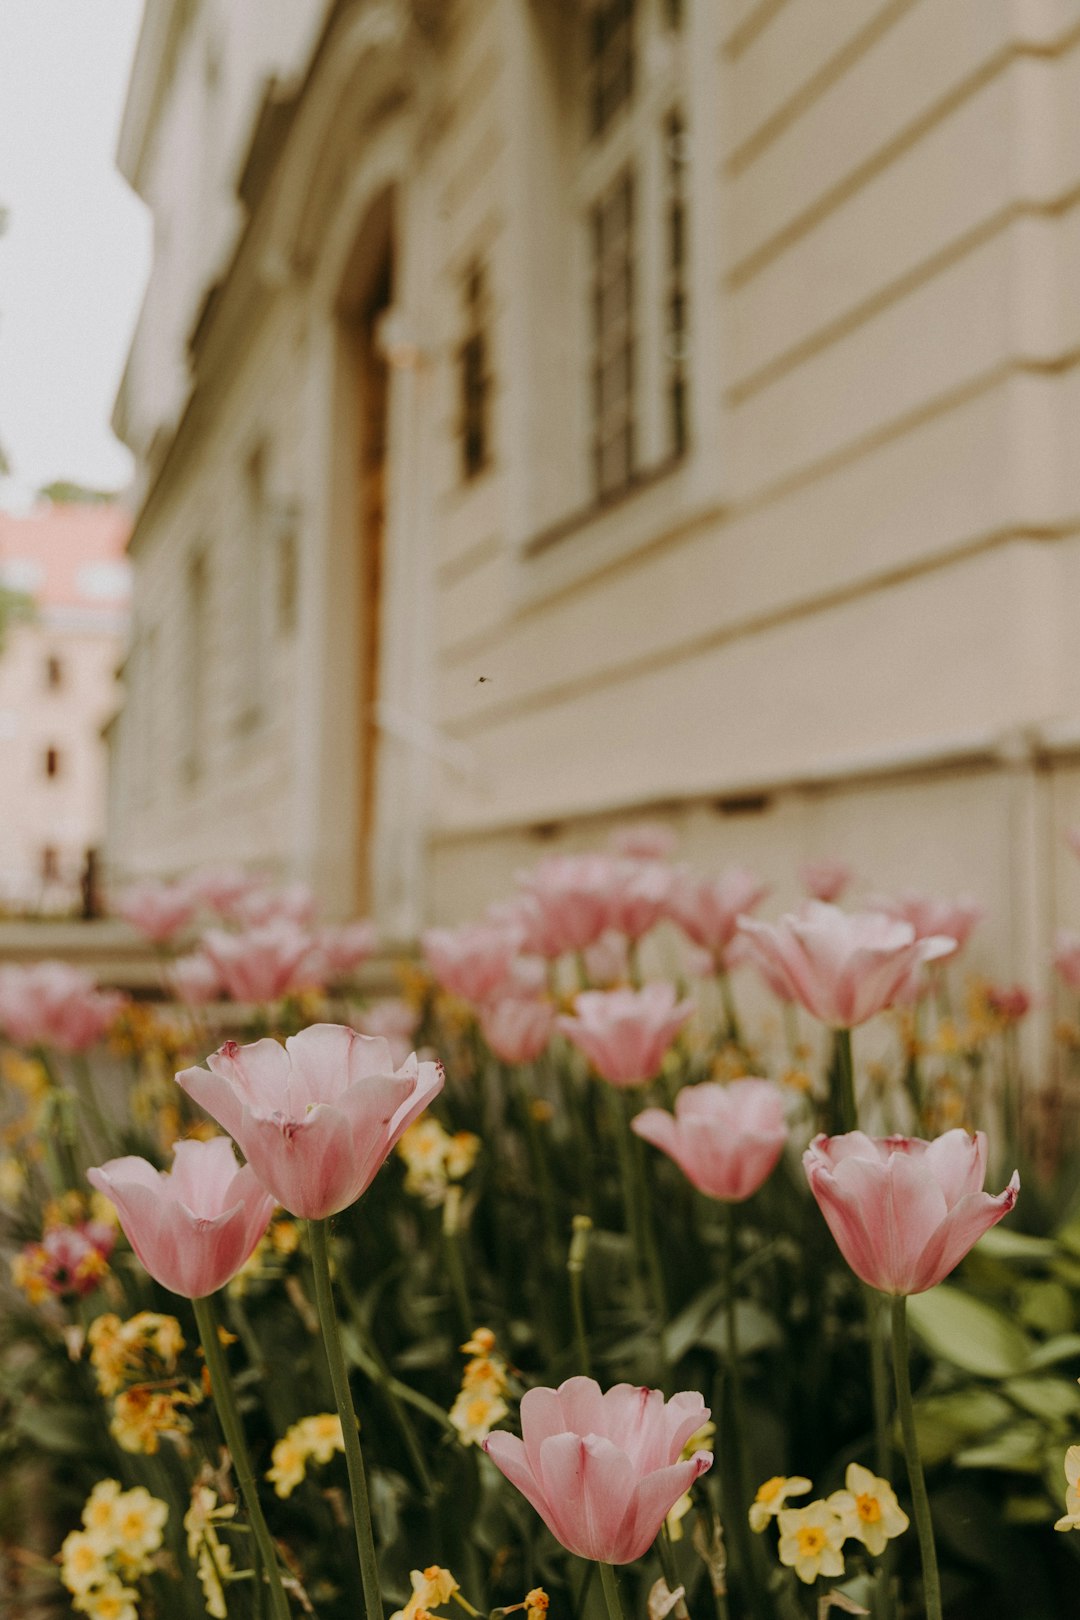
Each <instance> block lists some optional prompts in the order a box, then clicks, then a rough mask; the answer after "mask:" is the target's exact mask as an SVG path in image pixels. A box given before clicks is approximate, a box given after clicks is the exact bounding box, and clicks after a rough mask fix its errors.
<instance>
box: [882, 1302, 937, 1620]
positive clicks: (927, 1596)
mask: <svg viewBox="0 0 1080 1620" xmlns="http://www.w3.org/2000/svg"><path fill="white" fill-rule="evenodd" d="M891 1304H892V1343H893V1374H894V1376H895V1378H896V1406H897V1411H898V1412H899V1414H900V1432H901V1434H902V1435H903V1437H904V1452H905V1455H906V1457H907V1469H908V1479H909V1480H910V1482H911V1507H912V1512H913V1513H914V1515H915V1529H916V1532H917V1534H918V1537H919V1552H920V1555H921V1557H922V1568H923V1600H924V1602H925V1604H926V1620H942V1616H941V1584H940V1582H939V1580H938V1567H937V1552H936V1550H935V1547H934V1526H933V1521H932V1520H931V1517H930V1498H929V1497H928V1495H927V1494H926V1480H925V1478H924V1477H923V1467H922V1459H921V1458H920V1456H919V1437H918V1435H917V1433H916V1430H915V1410H914V1407H913V1406H912V1402H911V1368H910V1365H909V1359H908V1331H907V1298H906V1296H905V1295H903V1294H899V1295H897V1296H895V1297H894V1298H893V1299H892V1301H891Z"/></svg>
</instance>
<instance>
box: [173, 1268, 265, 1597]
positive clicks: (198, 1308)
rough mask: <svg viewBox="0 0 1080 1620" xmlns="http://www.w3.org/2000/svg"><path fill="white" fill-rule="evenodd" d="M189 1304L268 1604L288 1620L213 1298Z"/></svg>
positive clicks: (194, 1300)
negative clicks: (262, 1571) (263, 1573)
mask: <svg viewBox="0 0 1080 1620" xmlns="http://www.w3.org/2000/svg"><path fill="white" fill-rule="evenodd" d="M191 1304H192V1308H193V1309H194V1312H195V1321H196V1323H197V1324H198V1328H199V1338H200V1339H201V1341H202V1347H203V1355H204V1356H205V1357H206V1366H207V1370H208V1372H209V1374H210V1392H211V1394H212V1395H213V1397H214V1405H215V1407H216V1408H217V1414H218V1419H219V1421H220V1423H221V1431H222V1433H223V1434H224V1436H225V1444H226V1445H227V1446H228V1448H229V1451H230V1452H231V1454H232V1460H233V1467H234V1468H235V1470H236V1479H237V1483H238V1485H239V1486H240V1494H241V1496H242V1497H243V1499H244V1506H245V1507H246V1508H247V1512H248V1518H249V1519H250V1520H251V1528H252V1531H253V1533H254V1536H255V1542H256V1545H257V1546H258V1549H259V1553H260V1556H261V1558H262V1561H263V1564H264V1565H265V1568H266V1578H267V1581H268V1583H269V1586H270V1601H271V1603H272V1605H273V1610H274V1615H275V1620H289V1600H288V1598H287V1597H286V1595H285V1588H284V1586H282V1584H281V1572H280V1570H279V1569H278V1561H277V1553H276V1552H275V1550H274V1543H273V1539H272V1538H271V1535H270V1530H269V1527H268V1525H267V1523H266V1520H265V1518H264V1517H263V1510H262V1505H261V1503H260V1502H259V1491H258V1487H257V1485H256V1483H255V1474H254V1470H253V1469H252V1466H251V1458H250V1456H249V1454H248V1448H247V1442H246V1440H245V1439H244V1427H243V1424H242V1422H241V1420H240V1411H239V1408H238V1407H237V1404H236V1396H235V1394H234V1393H233V1387H232V1382H231V1380H230V1378H229V1368H228V1364H227V1362H226V1360H225V1352H224V1351H223V1349H222V1348H221V1340H220V1339H219V1338H218V1331H217V1316H216V1312H215V1310H214V1303H213V1296H212V1295H207V1296H206V1297H205V1298H204V1299H193V1300H192V1302H191Z"/></svg>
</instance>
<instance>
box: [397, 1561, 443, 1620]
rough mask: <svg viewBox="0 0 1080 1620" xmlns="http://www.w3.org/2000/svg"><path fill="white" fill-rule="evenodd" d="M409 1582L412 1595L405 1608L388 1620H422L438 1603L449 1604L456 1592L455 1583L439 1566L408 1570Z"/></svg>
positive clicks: (432, 1565)
mask: <svg viewBox="0 0 1080 1620" xmlns="http://www.w3.org/2000/svg"><path fill="white" fill-rule="evenodd" d="M409 1580H410V1581H411V1582H412V1595H411V1597H410V1598H409V1601H408V1602H407V1603H406V1605H405V1607H404V1608H403V1609H398V1610H397V1611H396V1612H395V1613H394V1614H392V1615H391V1616H390V1620H422V1616H424V1615H425V1614H428V1613H429V1611H430V1610H431V1609H436V1608H438V1606H439V1605H440V1603H449V1601H450V1599H451V1598H452V1597H453V1595H454V1593H455V1592H456V1591H457V1590H458V1583H457V1581H456V1580H455V1579H454V1577H453V1576H452V1575H451V1573H450V1571H449V1570H448V1569H443V1567H442V1565H441V1564H429V1565H428V1567H427V1569H414V1570H410V1572H409Z"/></svg>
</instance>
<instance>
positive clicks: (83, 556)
mask: <svg viewBox="0 0 1080 1620" xmlns="http://www.w3.org/2000/svg"><path fill="white" fill-rule="evenodd" d="M130 532H131V518H130V517H129V515H128V513H127V512H125V511H124V510H123V509H122V508H121V507H119V506H113V505H109V504H106V503H102V504H100V505H86V506H79V505H75V504H71V505H68V504H57V505H51V504H49V503H47V502H46V503H43V504H42V505H41V506H38V507H36V508H35V509H34V510H33V511H32V512H31V513H29V514H28V515H27V516H25V517H17V516H15V515H14V514H12V513H10V512H0V585H4V586H6V587H7V588H8V589H10V590H17V591H24V592H25V593H26V594H27V595H28V596H32V597H33V599H34V601H35V602H36V603H37V605H38V606H39V607H65V608H68V607H78V608H99V609H103V610H106V611H109V610H111V611H113V612H115V611H116V610H117V609H123V608H124V607H126V606H127V603H128V601H129V598H130V595H131V570H130V565H129V564H128V562H127V561H126V559H125V556H124V552H125V548H126V546H127V540H128V535H129V533H130Z"/></svg>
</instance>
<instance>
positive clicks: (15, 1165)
mask: <svg viewBox="0 0 1080 1620" xmlns="http://www.w3.org/2000/svg"><path fill="white" fill-rule="evenodd" d="M25 1190H26V1171H25V1170H24V1169H23V1167H22V1165H21V1163H20V1162H19V1160H18V1159H16V1158H13V1157H12V1156H11V1155H5V1157H4V1158H2V1159H0V1204H6V1205H7V1206H8V1208H9V1209H14V1207H15V1205H16V1204H17V1203H18V1202H19V1200H20V1198H21V1197H22V1195H23V1193H24V1191H25Z"/></svg>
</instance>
